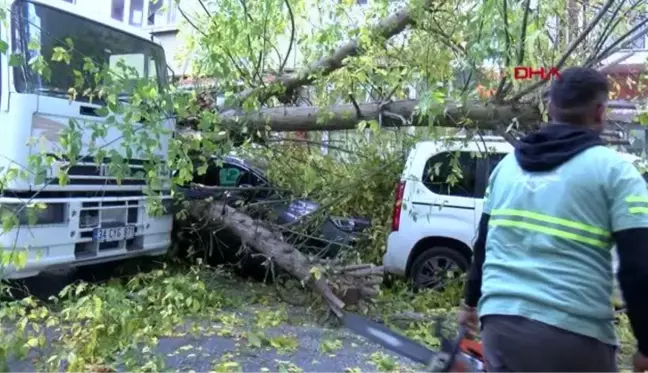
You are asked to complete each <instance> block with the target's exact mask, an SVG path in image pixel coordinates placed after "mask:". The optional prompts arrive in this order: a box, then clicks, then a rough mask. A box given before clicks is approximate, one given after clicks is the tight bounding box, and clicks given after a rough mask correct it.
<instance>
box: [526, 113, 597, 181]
mask: <svg viewBox="0 0 648 373" xmlns="http://www.w3.org/2000/svg"><path fill="white" fill-rule="evenodd" d="M597 145H603V140H601V137H600V134H599V133H598V132H596V131H593V130H590V129H586V128H582V127H578V126H574V125H570V124H552V125H548V126H546V127H544V128H542V129H541V130H540V131H538V132H535V133H532V134H530V135H527V136H525V137H523V138H522V139H521V140H520V141H519V142H518V144H516V146H515V158H516V159H517V161H518V164H519V165H520V167H522V168H523V169H524V170H525V171H531V172H543V171H544V172H546V171H551V170H553V169H554V168H556V167H558V166H560V165H561V164H563V163H565V162H567V161H568V160H570V159H572V157H574V156H575V155H577V154H578V153H580V152H582V151H583V150H586V149H588V148H591V147H593V146H597Z"/></svg>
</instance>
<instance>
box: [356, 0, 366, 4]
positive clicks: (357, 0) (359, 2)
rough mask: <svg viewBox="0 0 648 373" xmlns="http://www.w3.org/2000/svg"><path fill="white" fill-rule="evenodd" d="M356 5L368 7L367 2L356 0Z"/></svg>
mask: <svg viewBox="0 0 648 373" xmlns="http://www.w3.org/2000/svg"><path fill="white" fill-rule="evenodd" d="M356 4H358V5H367V0H356Z"/></svg>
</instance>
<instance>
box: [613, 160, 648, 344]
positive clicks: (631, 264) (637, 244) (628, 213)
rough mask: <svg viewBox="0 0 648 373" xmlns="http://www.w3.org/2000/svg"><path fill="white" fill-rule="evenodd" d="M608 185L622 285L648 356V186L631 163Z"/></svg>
mask: <svg viewBox="0 0 648 373" xmlns="http://www.w3.org/2000/svg"><path fill="white" fill-rule="evenodd" d="M609 185H610V186H611V192H612V193H611V194H612V195H611V200H612V204H611V210H610V215H611V222H612V232H613V237H614V240H615V243H616V246H617V252H618V255H619V273H618V278H619V285H620V286H621V292H622V293H623V298H624V300H625V303H626V310H627V314H628V318H629V319H630V324H631V326H632V330H633V332H634V335H635V338H636V339H637V348H638V350H639V352H641V353H642V354H643V355H644V356H648V296H647V293H646V289H647V286H648V244H647V242H648V186H647V185H646V182H645V181H644V179H643V178H642V177H641V175H640V174H639V172H638V171H637V169H636V168H635V167H634V166H633V165H632V164H630V163H627V164H626V163H623V164H620V165H618V166H617V167H615V168H614V171H613V172H612V175H611V179H610V180H609Z"/></svg>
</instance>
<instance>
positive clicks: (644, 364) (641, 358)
mask: <svg viewBox="0 0 648 373" xmlns="http://www.w3.org/2000/svg"><path fill="white" fill-rule="evenodd" d="M632 364H633V365H634V371H635V372H648V357H646V356H645V355H644V354H642V353H641V352H639V351H637V353H635V355H634V358H633V359H632Z"/></svg>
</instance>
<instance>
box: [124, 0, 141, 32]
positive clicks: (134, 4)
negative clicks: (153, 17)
mask: <svg viewBox="0 0 648 373" xmlns="http://www.w3.org/2000/svg"><path fill="white" fill-rule="evenodd" d="M129 10H130V11H129V13H128V14H129V17H128V23H129V24H130V25H132V26H142V18H143V15H144V0H131V3H130V9H129Z"/></svg>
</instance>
